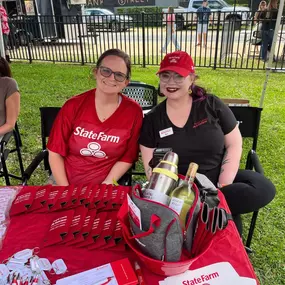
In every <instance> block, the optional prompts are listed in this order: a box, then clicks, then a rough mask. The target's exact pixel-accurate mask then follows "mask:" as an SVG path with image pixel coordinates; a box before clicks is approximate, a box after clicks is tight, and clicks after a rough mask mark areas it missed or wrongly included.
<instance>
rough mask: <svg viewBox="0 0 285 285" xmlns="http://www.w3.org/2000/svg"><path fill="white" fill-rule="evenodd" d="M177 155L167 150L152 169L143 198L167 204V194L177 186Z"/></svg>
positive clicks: (168, 198)
mask: <svg viewBox="0 0 285 285" xmlns="http://www.w3.org/2000/svg"><path fill="white" fill-rule="evenodd" d="M177 165H178V155H177V154H176V153H175V152H172V151H169V152H167V153H166V154H165V155H164V157H163V159H162V160H161V161H160V162H159V163H158V165H157V166H156V167H155V168H154V169H153V170H152V175H151V177H150V181H149V184H148V186H147V189H145V190H144V193H143V197H144V198H145V199H149V200H153V201H157V202H159V203H162V204H165V205H168V204H169V202H170V197H169V196H168V194H169V193H170V192H171V191H172V190H173V189H174V188H175V187H176V186H177V181H178V175H177V174H178V168H177Z"/></svg>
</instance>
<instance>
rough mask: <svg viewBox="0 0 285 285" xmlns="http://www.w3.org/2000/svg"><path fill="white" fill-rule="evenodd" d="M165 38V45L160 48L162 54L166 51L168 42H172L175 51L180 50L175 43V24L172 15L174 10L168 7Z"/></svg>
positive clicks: (173, 15) (176, 42)
mask: <svg viewBox="0 0 285 285" xmlns="http://www.w3.org/2000/svg"><path fill="white" fill-rule="evenodd" d="M166 17H167V18H166V38H165V44H164V46H163V47H162V50H161V51H162V52H166V49H167V47H168V45H169V43H170V42H173V44H174V45H175V49H176V50H180V45H179V43H178V41H177V37H176V24H175V14H174V8H173V7H171V6H170V7H168V14H167V15H166Z"/></svg>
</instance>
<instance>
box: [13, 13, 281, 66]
mask: <svg viewBox="0 0 285 285" xmlns="http://www.w3.org/2000/svg"><path fill="white" fill-rule="evenodd" d="M244 13H247V14H246V15H244V14H243V15H242V16H240V17H237V15H238V14H231V13H225V12H217V13H214V14H213V19H212V20H213V21H212V23H210V24H209V25H208V24H203V25H204V26H205V30H204V31H206V33H207V38H206V42H205V43H203V42H202V44H201V45H200V46H197V41H198V33H197V23H196V14H195V13H183V15H180V16H179V15H178V16H176V23H175V24H176V31H175V33H174V34H172V33H170V34H171V35H170V36H169V35H167V25H166V24H167V18H168V17H167V15H162V14H159V13H156V14H145V13H141V14H132V15H121V16H115V17H111V16H108V15H107V16H79V15H78V16H76V17H72V16H38V17H35V16H21V17H18V18H15V19H10V27H11V33H10V37H9V43H10V44H9V46H10V55H11V58H12V59H14V60H28V61H29V62H30V63H32V62H33V61H52V62H69V63H80V64H85V63H90V64H94V63H95V62H96V60H97V59H98V57H99V56H100V54H101V53H103V52H104V51H105V50H107V49H109V48H120V49H122V50H124V51H125V52H127V53H128V54H129V55H130V57H131V59H132V63H133V64H134V65H141V66H143V67H145V66H147V65H159V63H160V61H161V59H162V58H163V56H164V55H165V52H170V51H174V50H175V49H176V48H180V49H181V50H185V51H187V52H188V53H190V54H191V56H192V57H193V59H194V61H195V64H196V66H198V67H211V68H214V69H216V68H236V69H252V70H253V69H264V68H265V63H264V61H262V59H261V56H260V48H261V46H260V44H261V42H262V39H261V37H262V32H261V30H260V25H258V23H254V20H253V19H251V18H250V17H249V15H251V13H250V12H244ZM168 19H169V18H168ZM256 27H259V28H256ZM200 28H201V27H200ZM202 29H203V28H202ZM167 37H169V39H170V40H172V39H174V38H175V37H176V39H177V41H178V44H179V47H175V45H174V44H173V43H172V41H170V43H169V45H168V46H167V47H166V50H165V51H164V50H163V46H164V44H165V41H166V39H167ZM277 41H278V42H277V45H276V50H275V51H274V54H275V63H274V68H275V69H278V70H285V46H284V42H285V31H284V21H282V24H281V27H280V30H279V31H278V39H277Z"/></svg>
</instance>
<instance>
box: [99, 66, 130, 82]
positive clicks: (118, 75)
mask: <svg viewBox="0 0 285 285" xmlns="http://www.w3.org/2000/svg"><path fill="white" fill-rule="evenodd" d="M99 70H100V74H101V75H102V76H104V77H110V76H111V75H112V74H114V78H115V80H116V81H118V82H123V81H125V80H126V79H128V76H127V75H126V74H124V73H122V72H119V71H113V70H112V69H110V68H108V67H105V66H100V67H99Z"/></svg>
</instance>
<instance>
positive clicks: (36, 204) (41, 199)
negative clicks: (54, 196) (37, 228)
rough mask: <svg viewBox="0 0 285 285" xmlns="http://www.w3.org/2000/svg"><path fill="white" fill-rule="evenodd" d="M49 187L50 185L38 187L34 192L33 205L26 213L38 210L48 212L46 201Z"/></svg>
mask: <svg viewBox="0 0 285 285" xmlns="http://www.w3.org/2000/svg"><path fill="white" fill-rule="evenodd" d="M51 187H52V186H51V185H50V184H49V185H44V186H41V187H39V189H38V190H37V192H36V195H35V199H34V201H33V204H32V206H31V207H30V208H29V209H28V212H33V211H36V210H40V209H45V210H46V211H47V210H48V208H47V199H48V195H49V191H50V188H51Z"/></svg>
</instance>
